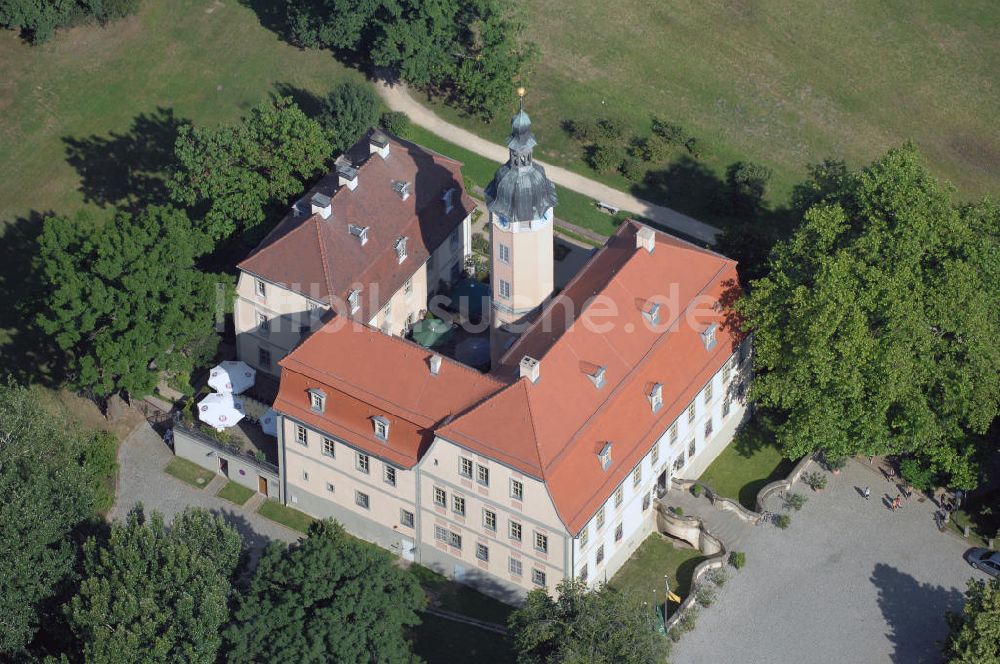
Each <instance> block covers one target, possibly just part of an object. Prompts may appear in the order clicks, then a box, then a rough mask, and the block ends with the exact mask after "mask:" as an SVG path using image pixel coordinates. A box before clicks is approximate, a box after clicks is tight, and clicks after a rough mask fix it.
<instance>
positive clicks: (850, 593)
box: [671, 462, 986, 664]
mask: <svg viewBox="0 0 1000 664" xmlns="http://www.w3.org/2000/svg"><path fill="white" fill-rule="evenodd" d="M828 477H829V480H830V482H829V484H828V486H827V488H826V489H825V490H824V491H822V492H820V493H814V492H813V491H811V490H810V489H809V488H808V487H805V486H796V487H795V489H794V491H796V492H798V493H802V494H803V495H806V496H808V498H809V502H808V503H806V505H805V507H803V508H802V511H800V512H793V513H792V524H791V526H790V527H789V529H788V530H786V531H780V530H778V529H777V528H774V527H771V526H760V527H757V528H755V529H754V531H753V533H752V534H751V535H750V536H749V537H748V538H746V539H745V541H744V542H743V543H742V548H743V549H744V550H745V551H746V553H747V566H746V567H745V568H744V569H743V570H742V571H740V572H733V571H732V570H731V569H730V572H731V574H730V577H731V578H730V581H729V583H728V584H726V586H725V587H723V588H722V589H721V590H720V591H719V594H718V599H717V600H716V603H715V604H713V605H712V606H711V607H709V608H707V609H701V615H700V616H699V619H698V623H697V626H696V627H695V629H694V631H693V632H690V633H688V634H686V635H684V636H683V637H682V638H681V641H680V643H678V644H676V646H675V647H674V651H673V652H674V655H673V656H672V657H671V662H672V663H673V664H727V663H730V662H732V663H733V664H744V663H748V662H767V663H768V664H786V663H787V664H799V663H808V664H825V663H827V662H829V663H831V664H833V663H837V664H843V663H844V662H859V663H860V662H863V663H865V664H878V663H881V662H891V663H893V664H919V663H921V662H938V661H940V656H939V654H938V645H937V642H938V641H940V640H941V639H943V638H944V637H945V636H946V635H947V632H948V629H947V626H946V625H945V622H944V612H945V611H946V610H948V609H951V610H956V609H960V608H961V605H962V592H963V591H964V589H965V584H966V581H967V580H968V579H969V578H970V577H976V578H986V575H985V574H983V573H982V572H979V571H978V570H974V569H972V568H971V567H970V566H969V565H968V564H967V563H966V562H965V561H964V560H963V559H962V554H963V553H964V552H965V551H966V550H968V549H969V548H970V547H969V546H968V545H967V544H966V543H964V542H963V541H961V540H959V539H957V538H955V537H951V536H949V535H945V534H941V533H938V531H937V529H936V527H935V525H934V519H933V513H934V509H935V508H934V505H933V503H931V501H930V500H926V501H925V502H923V503H920V502H917V498H916V496H914V497H913V498H911V499H910V500H909V501H908V502H905V503H904V506H903V508H902V509H901V510H899V511H897V512H895V513H894V512H891V511H890V510H889V509H888V508H887V507H886V506H885V505H884V504H883V502H882V498H883V495H884V494H887V493H889V492H891V495H892V497H895V495H896V489H895V487H893V486H892V485H890V484H889V483H888V482H886V481H885V480H884V479H883V478H882V477H881V476H879V475H877V474H875V473H874V472H872V471H870V470H869V469H868V468H866V467H864V466H863V465H862V464H861V463H857V462H852V463H851V464H850V465H848V467H847V468H846V469H845V470H844V471H843V472H842V473H841V474H840V475H838V476H834V475H828ZM866 485H867V486H870V487H871V492H872V495H871V499H870V500H869V501H865V499H864V498H862V497H861V495H860V493H859V490H860V489H861V488H863V487H864V486H866ZM855 487H857V489H856V488H855ZM768 507H769V508H770V509H771V510H774V511H777V510H778V505H777V504H775V505H769V506H768Z"/></svg>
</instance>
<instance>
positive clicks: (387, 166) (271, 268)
mask: <svg viewBox="0 0 1000 664" xmlns="http://www.w3.org/2000/svg"><path fill="white" fill-rule="evenodd" d="M368 153H369V149H368V141H367V139H366V140H364V141H361V142H360V143H358V144H357V145H356V146H354V148H352V149H351V150H350V151H349V153H348V154H349V156H351V158H352V161H353V162H354V163H360V167H359V168H358V186H357V189H355V190H354V191H351V190H350V189H348V188H347V187H346V186H343V187H341V186H338V184H337V182H338V178H337V174H336V172H333V173H330V174H329V175H327V176H326V177H324V178H323V179H322V180H320V181H319V182H318V183H317V184H316V186H314V187H313V188H312V189H310V190H309V191H308V192H306V194H305V195H304V196H303V197H302V198H301V199H300V203H299V205H300V206H303V207H304V208H308V207H309V205H310V199H311V197H312V195H313V194H314V193H321V194H325V195H328V196H330V197H331V201H330V205H331V208H332V214H331V215H330V217H329V218H328V219H323V217H322V216H321V215H319V214H310V213H309V211H308V209H306V211H305V213H304V214H302V215H300V216H297V215H295V214H289V215H288V216H287V217H285V218H284V219H283V220H282V221H281V223H279V224H278V226H277V227H275V229H274V230H273V231H271V233H270V234H269V235H268V236H267V237H266V238H265V239H264V241H263V242H262V243H261V244H260V246H259V247H257V249H255V250H254V252H253V253H252V254H251V255H250V256H249V257H247V258H246V259H245V260H244V261H242V262H241V263H240V264H239V265H238V266H237V267H239V269H241V270H245V271H246V272H250V273H252V274H254V275H256V276H258V277H261V278H263V279H266V280H268V281H270V282H272V283H275V284H279V285H281V286H282V287H285V288H289V289H291V290H293V291H295V292H299V293H302V294H304V295H306V296H309V297H311V298H313V299H316V300H319V301H321V302H327V303H334V304H337V303H339V302H343V301H345V300H346V298H347V296H348V294H349V292H350V291H351V290H352V289H354V288H358V287H361V310H360V311H359V312H358V314H357V316H358V318H360V319H362V320H368V319H370V318H371V317H372V316H373V315H374V314H375V312H376V311H378V309H379V308H380V307H381V306H382V304H383V303H384V302H386V301H387V300H388V299H389V297H391V296H392V294H393V293H395V292H396V291H398V290H399V289H400V288H401V287H402V286H403V284H404V282H405V281H406V279H408V278H409V277H410V276H411V275H412V274H413V272H414V271H416V266H417V265H419V264H421V263H423V262H424V261H426V260H427V258H428V256H430V254H431V252H433V251H434V250H436V249H437V248H438V247H439V246H440V245H441V244H442V243H443V242H444V241H445V240H446V239H447V238H448V236H449V235H450V234H451V233H452V232H453V231H454V230H455V228H456V227H458V226H459V225H460V223H461V222H462V220H463V219H465V217H466V216H467V215H468V214H469V213H470V212H471V211H472V209H473V207H474V204H473V202H472V199H470V198H469V197H468V195H466V193H465V189H464V186H463V180H462V173H461V164H460V163H459V162H457V161H454V160H452V159H449V158H447V157H444V156H442V155H439V154H436V153H434V152H431V151H429V150H426V149H425V148H422V147H420V146H418V145H415V144H413V143H410V142H409V141H404V140H402V139H398V138H392V137H390V139H389V156H388V157H387V158H386V159H382V158H381V157H379V156H378V155H377V154H372V155H369V154H368ZM397 181H402V182H409V183H410V185H411V193H410V195H409V197H408V198H407V199H406V200H403V199H402V198H401V197H400V196H399V195H398V194H397V193H396V192H395V191H394V190H393V182H397ZM449 188H454V189H455V190H456V193H455V195H454V196H453V201H454V207H453V209H452V210H451V212H450V213H445V204H444V202H443V201H442V198H441V197H442V194H443V192H444V191H445V190H447V189H449ZM348 224H354V225H357V226H362V227H364V226H367V227H369V230H368V241H367V243H366V244H365V245H363V246H362V245H361V242H360V241H359V240H358V239H357V238H356V237H354V236H352V235H351V234H350V232H349V231H348ZM400 237H406V238H407V244H406V249H407V258H406V259H405V260H404V261H403V262H402V263H400V262H399V261H398V259H397V257H396V251H395V242H396V240H397V239H399V238H400Z"/></svg>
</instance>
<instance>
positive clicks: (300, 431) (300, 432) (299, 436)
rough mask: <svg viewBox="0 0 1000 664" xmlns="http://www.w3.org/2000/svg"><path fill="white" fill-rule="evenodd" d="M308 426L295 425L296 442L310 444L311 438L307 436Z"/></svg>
mask: <svg viewBox="0 0 1000 664" xmlns="http://www.w3.org/2000/svg"><path fill="white" fill-rule="evenodd" d="M306 435H307V434H306V428H305V427H304V426H302V425H301V424H296V425H295V442H296V443H298V444H299V445H306V446H308V445H309V440H308V438H306Z"/></svg>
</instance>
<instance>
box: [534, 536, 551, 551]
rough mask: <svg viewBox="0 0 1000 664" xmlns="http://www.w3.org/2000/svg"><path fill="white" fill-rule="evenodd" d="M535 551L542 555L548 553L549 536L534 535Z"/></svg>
mask: <svg viewBox="0 0 1000 664" xmlns="http://www.w3.org/2000/svg"><path fill="white" fill-rule="evenodd" d="M535 550H537V551H541V552H542V553H548V552H549V536H548V535H543V534H541V533H535Z"/></svg>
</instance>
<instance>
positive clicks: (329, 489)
mask: <svg viewBox="0 0 1000 664" xmlns="http://www.w3.org/2000/svg"><path fill="white" fill-rule="evenodd" d="M326 490H327V491H329V492H330V493H333V492H334V491H336V487H335V486H333V484H332V483H330V482H327V483H326Z"/></svg>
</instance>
